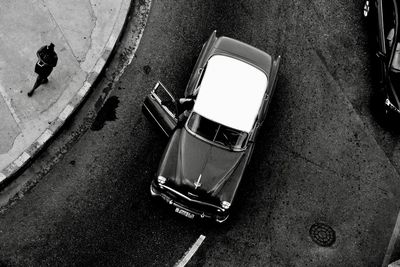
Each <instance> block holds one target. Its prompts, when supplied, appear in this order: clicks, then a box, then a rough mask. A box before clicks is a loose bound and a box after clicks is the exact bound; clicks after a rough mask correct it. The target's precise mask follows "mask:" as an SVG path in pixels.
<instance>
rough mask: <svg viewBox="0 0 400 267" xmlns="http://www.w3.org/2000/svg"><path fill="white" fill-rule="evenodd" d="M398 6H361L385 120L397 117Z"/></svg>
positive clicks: (373, 0) (374, 2) (375, 2)
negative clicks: (374, 56)
mask: <svg viewBox="0 0 400 267" xmlns="http://www.w3.org/2000/svg"><path fill="white" fill-rule="evenodd" d="M399 4H400V3H399V2H398V0H386V1H383V0H366V1H365V4H364V16H365V17H366V18H367V22H368V27H369V29H370V32H371V33H372V36H371V37H372V39H373V43H372V45H373V51H374V54H375V55H376V60H377V65H378V66H377V67H378V69H379V70H378V78H377V80H378V81H377V84H378V87H379V88H377V90H378V93H379V94H378V95H377V96H378V99H381V100H380V106H381V107H382V108H381V110H383V111H384V114H385V117H386V118H388V117H389V116H390V117H391V118H394V117H398V115H399V114H400V99H399V97H400V95H399V93H400V91H399V86H400V44H399ZM375 95H376V94H375ZM391 115H395V116H391Z"/></svg>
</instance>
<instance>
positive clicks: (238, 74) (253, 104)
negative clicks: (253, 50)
mask: <svg viewBox="0 0 400 267" xmlns="http://www.w3.org/2000/svg"><path fill="white" fill-rule="evenodd" d="M267 84H268V78H267V76H266V74H265V73H264V72H263V71H261V70H260V69H258V68H256V67H254V66H252V65H250V64H248V63H246V62H244V61H241V60H239V59H235V58H232V57H229V56H224V55H214V56H212V57H211V58H210V59H209V61H208V64H207V68H206V71H205V73H204V77H203V80H202V82H201V85H200V90H199V93H198V96H197V99H196V103H195V105H194V107H193V111H195V112H196V113H198V114H200V115H201V116H203V117H205V118H207V119H210V120H212V121H215V122H218V123H220V124H223V125H225V126H228V127H231V128H234V129H237V130H240V131H244V132H247V133H248V132H250V131H251V129H252V127H253V124H254V121H255V119H256V117H257V114H258V111H259V109H260V105H261V104H262V100H263V96H264V93H265V90H266V89H267Z"/></svg>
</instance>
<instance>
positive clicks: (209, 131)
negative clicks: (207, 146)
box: [187, 112, 248, 149]
mask: <svg viewBox="0 0 400 267" xmlns="http://www.w3.org/2000/svg"><path fill="white" fill-rule="evenodd" d="M187 126H188V128H189V130H190V131H192V132H193V133H195V134H196V135H199V136H201V137H203V138H205V139H207V140H209V141H211V142H214V143H217V144H219V145H222V146H224V147H226V148H229V149H242V148H244V146H245V144H246V139H247V136H248V134H247V133H246V132H242V131H239V130H236V129H233V128H230V127H227V126H225V125H221V124H219V123H217V122H214V121H212V120H209V119H207V118H205V117H202V116H200V115H199V114H197V113H196V112H192V114H191V116H190V118H189V120H188V123H187Z"/></svg>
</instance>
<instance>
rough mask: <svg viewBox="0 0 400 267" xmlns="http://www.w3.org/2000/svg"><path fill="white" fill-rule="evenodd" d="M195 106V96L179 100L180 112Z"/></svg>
mask: <svg viewBox="0 0 400 267" xmlns="http://www.w3.org/2000/svg"><path fill="white" fill-rule="evenodd" d="M193 106H194V99H193V98H180V99H179V100H178V114H181V113H183V112H185V111H186V110H188V111H189V110H192V109H193Z"/></svg>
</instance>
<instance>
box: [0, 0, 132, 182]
mask: <svg viewBox="0 0 400 267" xmlns="http://www.w3.org/2000/svg"><path fill="white" fill-rule="evenodd" d="M130 5H131V0H101V1H100V0H95V1H82V0H68V1H56V2H55V1H50V0H41V1H38V0H30V1H26V0H5V1H3V2H2V4H1V9H0V40H1V42H0V185H2V184H4V182H5V181H6V180H7V179H9V178H10V177H12V176H13V175H14V174H15V173H16V172H17V171H18V170H19V169H20V168H22V167H23V166H24V165H25V164H26V163H27V162H28V161H29V160H30V159H32V158H33V157H34V156H35V155H36V154H37V153H38V152H39V151H40V149H41V148H42V147H43V146H44V144H45V143H46V142H47V141H48V140H49V139H50V138H51V137H52V136H53V135H54V134H55V133H56V132H57V131H58V130H59V129H60V127H61V126H62V125H63V123H64V121H65V120H66V119H67V118H68V117H69V115H70V114H71V113H72V112H73V111H74V110H75V108H76V107H77V106H78V105H79V104H80V103H81V101H82V100H83V98H84V97H85V96H86V94H87V93H88V92H89V90H90V88H91V85H92V84H93V82H94V81H95V80H96V78H97V76H98V75H99V73H100V72H101V70H102V69H103V67H104V65H105V63H106V61H107V59H108V57H109V56H110V54H111V51H112V49H113V47H114V45H115V43H116V41H117V39H118V37H119V35H120V32H121V30H122V28H123V26H124V23H125V19H126V16H127V14H128V11H129V8H130ZM50 42H52V43H54V44H55V51H56V52H57V54H58V64H57V66H56V67H55V68H54V70H53V72H52V74H51V75H50V76H49V82H48V83H47V84H45V85H42V86H40V87H39V88H38V89H37V90H36V91H35V93H34V94H33V96H32V97H27V92H28V91H29V90H30V89H31V88H32V86H33V84H34V82H35V79H36V74H35V73H34V66H35V63H36V60H37V58H36V51H37V50H38V49H39V48H40V47H41V46H43V45H45V44H49V43H50Z"/></svg>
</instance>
